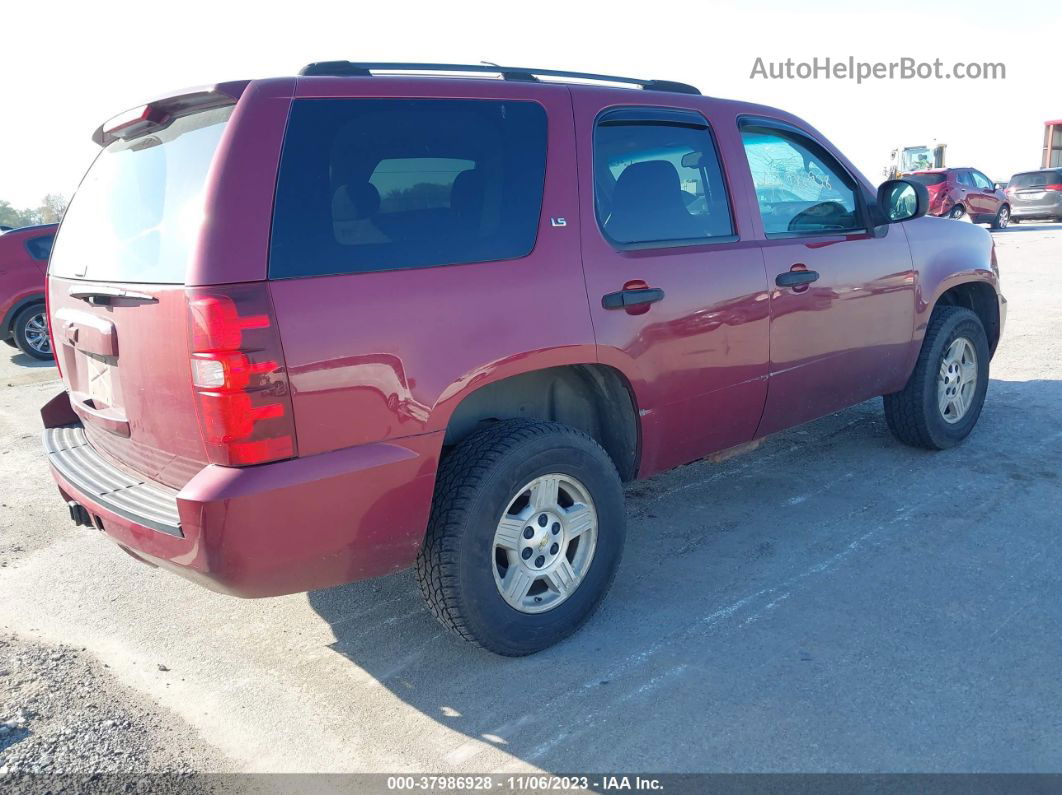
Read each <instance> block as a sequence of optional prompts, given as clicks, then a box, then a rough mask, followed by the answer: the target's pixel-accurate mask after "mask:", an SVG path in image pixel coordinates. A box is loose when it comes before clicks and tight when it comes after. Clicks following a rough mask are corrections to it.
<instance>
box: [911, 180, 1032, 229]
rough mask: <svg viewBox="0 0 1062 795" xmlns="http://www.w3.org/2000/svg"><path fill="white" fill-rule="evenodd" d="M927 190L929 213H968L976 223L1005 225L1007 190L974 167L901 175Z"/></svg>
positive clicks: (958, 215)
mask: <svg viewBox="0 0 1062 795" xmlns="http://www.w3.org/2000/svg"><path fill="white" fill-rule="evenodd" d="M904 178H905V179H909V180H912V181H914V182H921V183H922V184H923V185H925V186H926V189H927V190H928V191H929V214H930V215H939V216H943V217H945V218H963V217H964V216H965V217H968V218H969V219H970V220H971V221H973V222H974V223H975V224H991V225H992V228H993V229H1006V228H1007V225H1008V224H1009V223H1010V218H1011V206H1010V199H1009V198H1008V197H1007V194H1006V193H1004V192H1003V191H1002V190H1001V189H999V188H997V187H996V184H995V183H994V182H992V180H990V179H989V178H988V177H986V176H985V175H984V174H982V173H981V172H980V171H978V170H977V169H976V168H932V169H928V170H926V171H915V172H912V173H910V174H905V175H904Z"/></svg>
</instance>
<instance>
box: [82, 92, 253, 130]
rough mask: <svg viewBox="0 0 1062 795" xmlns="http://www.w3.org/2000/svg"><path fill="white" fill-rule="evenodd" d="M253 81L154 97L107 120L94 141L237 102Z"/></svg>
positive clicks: (156, 127)
mask: <svg viewBox="0 0 1062 795" xmlns="http://www.w3.org/2000/svg"><path fill="white" fill-rule="evenodd" d="M250 82H251V81H250V80H237V81H233V82H229V83H217V84H216V85H212V86H199V87H196V88H185V89H182V90H180V91H176V92H174V93H172V94H167V95H166V96H163V97H159V98H158V99H153V100H152V101H151V102H148V103H147V104H146V105H138V106H137V107H135V108H130V109H129V110H127V111H125V112H124V113H119V114H118V115H117V116H114V117H112V118H110V119H108V120H107V121H105V122H104V123H103V124H101V125H100V126H99V127H97V128H96V132H94V133H92V140H93V141H94V142H95V143H96V144H97V145H99V146H107V145H108V144H110V143H113V142H114V141H128V140H130V139H131V138H137V137H139V136H141V135H146V134H147V133H150V132H154V131H156V130H161V129H163V128H165V127H168V126H169V125H170V124H171V123H172V122H173V120H174V119H179V118H180V117H181V116H187V115H189V114H191V113H198V112H199V111H203V110H212V109H214V108H223V107H225V106H226V105H234V104H236V101H237V100H238V99H239V98H240V95H241V94H243V91H244V89H245V88H247V86H248V85H249V84H250Z"/></svg>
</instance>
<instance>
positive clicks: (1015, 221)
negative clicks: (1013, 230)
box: [1010, 215, 1021, 224]
mask: <svg viewBox="0 0 1062 795" xmlns="http://www.w3.org/2000/svg"><path fill="white" fill-rule="evenodd" d="M1010 222H1011V223H1012V224H1020V223H1021V219H1020V218H1015V217H1014V216H1013V215H1012V216H1011V217H1010Z"/></svg>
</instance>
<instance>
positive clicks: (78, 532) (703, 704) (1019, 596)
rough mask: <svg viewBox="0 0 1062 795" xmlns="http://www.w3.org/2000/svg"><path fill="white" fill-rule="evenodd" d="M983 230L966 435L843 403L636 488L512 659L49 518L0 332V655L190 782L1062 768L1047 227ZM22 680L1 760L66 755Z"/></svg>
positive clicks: (29, 407)
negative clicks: (78, 678) (892, 429)
mask: <svg viewBox="0 0 1062 795" xmlns="http://www.w3.org/2000/svg"><path fill="white" fill-rule="evenodd" d="M996 240H997V244H998V246H999V259H1000V266H1001V270H1002V280H1003V288H1004V292H1005V293H1006V295H1007V297H1008V298H1009V300H1010V314H1009V319H1008V323H1007V328H1006V330H1005V334H1004V338H1003V341H1002V343H1001V346H1000V348H999V352H998V354H997V356H996V359H995V360H994V362H993V364H992V382H991V385H990V387H989V391H988V398H987V403H986V406H985V410H984V413H983V415H982V417H981V421H980V424H979V426H978V428H977V430H976V431H975V432H974V434H973V435H972V436H971V437H970V438H969V440H968V441H967V442H966V443H965V444H964V445H962V446H961V447H959V448H957V449H955V450H951V451H948V452H945V453H928V452H923V451H917V450H912V449H909V448H906V447H903V446H901V445H900V444H898V443H897V442H895V441H894V440H893V439H892V437H891V436H890V435H889V432H888V430H887V429H886V427H885V422H884V420H883V417H882V413H881V407H880V401H870V402H867V403H865V404H862V405H860V406H856V407H854V408H851V409H848V410H846V411H842V412H839V413H837V414H834V415H831V416H829V417H826V418H824V419H822V420H819V421H817V422H815V423H813V424H810V425H807V426H804V427H801V428H797V429H794V430H791V431H788V432H786V433H783V434H780V435H778V436H776V437H773V438H771V439H769V440H767V441H766V442H765V443H764V444H763V445H762V446H761V447H760V448H759V449H757V450H755V451H753V452H750V453H747V454H745V455H742V456H738V457H735V458H732V459H729V460H726V461H724V462H722V463H709V462H704V463H698V464H694V465H691V466H687V467H683V468H681V469H678V470H675V471H673V472H670V473H667V474H664V475H661V476H658V477H655V478H653V479H651V480H649V481H645V482H640V483H635V484H633V485H631V486H630V487H629V489H628V509H629V512H630V518H631V522H630V528H629V535H628V545H627V550H626V553H625V557H624V561H623V563H622V566H621V569H620V572H619V575H618V577H617V580H616V583H615V585H614V587H613V589H612V592H611V594H610V596H609V598H608V599H607V601H606V603H605V605H604V607H603V608H602V610H601V611H600V613H599V614H598V615H597V616H596V617H595V618H594V619H593V620H592V621H591V622H590V623H589V624H588V625H587V626H586V627H585V628H584V629H583V631H581V632H580V633H579V634H577V635H576V636H574V637H573V638H571V639H570V640H568V641H567V642H565V643H563V644H561V645H559V646H557V647H555V648H553V649H550V650H548V651H546V652H544V653H541V654H538V655H536V656H533V657H530V658H525V659H519V660H510V659H503V658H500V657H495V656H492V655H490V654H488V653H486V652H482V651H478V650H476V649H472V648H469V647H467V646H464V645H462V644H461V643H460V642H458V641H456V640H455V639H453V638H452V637H450V636H449V635H447V634H445V633H444V632H443V631H442V630H441V628H440V627H439V626H438V625H437V624H436V623H435V622H434V620H433V619H432V618H431V616H430V615H429V614H428V611H427V609H426V608H425V607H424V606H423V605H422V603H421V601H420V596H419V594H418V593H417V590H416V588H415V584H414V582H413V580H412V577H411V576H410V575H409V573H403V574H399V575H396V576H393V577H389V578H386V579H381V580H376V581H371V582H363V583H357V584H354V585H349V586H344V587H341V588H336V589H332V590H328V591H321V592H315V593H311V594H300V595H294V596H288V597H283V598H278V599H270V600H261V601H240V600H237V599H233V598H230V597H225V596H220V595H218V594H214V593H211V592H209V591H206V590H204V589H202V588H200V587H197V586H195V585H193V584H191V583H188V582H185V581H184V580H181V579H179V578H177V577H174V576H172V575H168V574H165V573H163V572H160V571H157V570H153V569H150V568H148V567H146V566H143V565H141V564H139V563H137V562H136V561H134V560H133V559H131V558H130V557H128V556H126V555H124V554H122V553H121V552H120V551H119V550H118V549H117V548H116V547H115V546H113V545H112V544H110V543H109V542H108V541H106V540H105V538H103V537H102V536H101V535H100V534H99V533H98V532H96V531H90V530H86V529H84V528H75V527H73V526H72V525H71V523H70V522H69V519H68V518H67V515H66V510H65V508H64V507H63V505H62V502H61V501H60V499H59V496H58V494H57V492H56V490H55V488H54V486H53V484H52V481H51V478H50V477H49V475H48V472H47V467H46V464H45V460H44V456H43V455H42V454H41V451H40V444H39V441H38V434H39V429H40V422H39V419H38V415H37V411H38V408H39V406H40V405H41V404H42V403H44V402H45V400H46V399H47V398H48V397H50V396H51V395H52V394H54V393H55V392H56V391H58V389H59V385H58V382H57V381H56V378H55V371H54V369H53V368H51V367H47V366H44V367H42V366H34V365H32V364H31V363H30V362H29V361H28V360H27V359H26V357H24V356H22V355H21V354H15V353H13V352H11V350H10V349H8V348H6V346H4V347H3V348H2V349H0V351H2V352H0V438H2V440H3V445H2V449H0V484H2V485H0V493H2V495H3V496H2V498H0V629H2V633H3V636H4V638H5V639H6V640H5V641H4V644H6V645H4V644H0V653H8V654H9V656H17V655H19V654H25V653H27V652H25V651H24V650H25V649H26V648H38V647H39V648H41V649H44V650H49V649H56V648H58V649H61V650H64V649H65V650H67V651H63V652H62V654H65V655H67V656H68V657H70V658H71V659H72V660H78V662H77V663H76V664H77V665H79V666H83V665H91V667H92V668H91V669H92V672H93V673H92V676H93V677H94V680H93V681H97V682H98V685H97V689H98V692H99V695H97V697H96V698H95V700H94V703H97V704H98V705H99V706H100V710H101V714H104V713H106V714H111V713H113V714H115V715H118V716H119V717H118V718H117V720H118V721H119V722H121V721H124V723H119V724H118V728H119V729H122V727H123V726H125V725H126V724H128V730H129V731H130V732H133V734H131V735H130V738H129V742H130V743H132V747H134V748H137V749H142V752H140V756H138V757H136V758H138V759H142V760H143V762H142V764H143V765H145V766H146V767H151V766H152V765H155V766H156V768H158V769H173V767H174V756H173V754H168V755H167V754H162V753H161V751H159V749H160V748H161V747H162V746H163V745H165V744H167V743H169V744H170V745H171V746H172V745H173V743H172V737H174V736H180V737H182V738H184V742H183V744H181V745H180V747H179V752H178V756H179V761H180V768H181V769H183V770H193V771H260V772H275V771H326V772H341V771H365V772H400V771H419V772H444V771H445V772H488V771H491V772H506V771H514V772H515V771H527V770H546V771H584V770H585V771H598V772H615V771H621V770H625V771H645V772H649V771H657V772H663V771H674V772H687V771H697V772H700V771H721V772H730V771H762V772H769V771H830V772H848V771H859V772H875V771H884V772H906V771H918V772H921V771H949V772H950V771H956V772H967V771H997V772H1011V771H1037V772H1046V771H1052V772H1059V771H1062V680H1060V678H1059V676H1058V671H1059V660H1062V632H1060V627H1062V599H1059V593H1060V591H1062V565H1060V563H1062V550H1060V542H1059V539H1060V532H1059V531H1060V529H1062V482H1060V479H1059V476H1060V472H1062V422H1060V420H1062V302H1060V301H1059V298H1058V297H1059V296H1060V295H1062V225H1058V224H1055V225H1046V224H1045V225H1034V224H1022V225H1020V226H1015V227H1012V228H1011V229H1008V230H1006V231H1004V232H1001V233H998V234H996ZM293 531H295V530H294V529H293ZM70 650H73V651H70ZM81 650H84V651H81ZM41 653H42V654H44V653H54V652H47V651H44V652H41ZM82 657H83V658H84V660H82ZM47 659H49V660H50V657H49V658H47ZM63 659H65V658H64V657H63V656H62V655H61V656H60V657H59V658H58V659H57V660H56V661H55V662H58V663H61V662H62V660H63ZM72 664H73V663H72ZM8 667H9V666H5V665H4V661H3V660H0V668H3V669H4V670H5V671H6V670H7V669H8ZM38 668H40V666H37V667H33V666H30V667H29V668H26V669H24V670H28V671H31V672H32V671H34V670H38ZM45 668H47V666H45ZM60 670H61V669H60ZM73 670H78V669H73ZM9 675H10V674H8V673H5V676H9ZM39 675H41V676H43V675H44V674H43V673H41V674H39ZM71 678H74V677H64V676H57V677H55V678H54V679H55V683H56V684H55V685H54V686H55V687H56V688H59V690H58V691H57V692H58V693H59V694H60V696H62V697H64V698H67V699H68V700H69V704H70V710H71V711H72V712H76V711H77V710H78V709H80V706H79V705H78V702H77V699H78V692H79V691H78V690H77V688H75V687H74V686H73V685H72V684H69V685H64V684H63V683H64V682H69V680H70V679H71ZM0 681H2V678H0ZM27 686H29V685H27ZM64 688H65V689H64ZM19 692H21V691H15V690H13V689H11V688H7V689H4V688H3V687H0V695H2V696H3V698H4V700H5V701H4V703H0V713H3V714H0V722H3V721H4V720H7V719H8V718H9V717H10V718H11V719H12V720H15V721H16V723H17V722H18V720H19V719H20V716H21V720H22V724H21V725H19V726H17V727H16V728H17V731H12V732H10V733H9V738H10V740H11V741H10V742H9V741H7V740H3V739H0V766H2V765H3V764H4V763H5V760H10V759H13V758H16V757H17V758H18V759H19V760H28V762H26V763H27V764H32V763H33V758H32V754H29V753H27V749H30V746H23V747H22V749H21V750H20V746H21V745H22V744H24V743H32V742H34V739H33V738H34V736H35V732H36V733H37V734H42V733H44V734H48V736H49V737H52V738H54V739H55V741H56V742H55V743H52V744H51V745H49V746H48V748H50V750H49V751H48V753H49V755H50V760H51V763H52V764H56V765H62V764H66V765H67V766H69V768H70V769H76V770H84V769H85V766H86V765H88V766H89V767H91V765H92V762H91V758H92V757H84V754H82V755H80V756H79V755H76V754H74V755H72V752H70V749H64V747H63V745H62V743H63V738H64V737H66V735H64V734H60V733H54V732H52V733H49V732H50V730H49V729H48V728H47V726H46V725H43V724H42V725H39V726H35V724H34V717H33V716H32V715H29V714H28V713H27V714H25V715H23V714H22V712H21V711H20V710H21V706H20V705H19V704H17V703H14V702H12V703H7V702H9V701H11V700H12V699H16V700H17V699H18V698H19V697H20V696H19V695H18V693H19ZM12 693H13V694H14V695H11V694H12ZM57 698H58V697H57ZM48 704H52V705H53V706H51V707H49V709H51V710H52V711H56V710H58V711H62V709H63V708H62V704H63V701H62V700H61V698H60V699H59V700H55V699H52V700H50V701H49V702H48ZM54 705H58V706H54ZM130 705H132V706H130ZM8 713H10V715H9V714H8ZM48 720H50V721H54V720H55V718H54V717H49V718H48ZM49 725H50V724H49ZM108 729H109V730H110V729H114V726H113V725H112V726H110V727H108ZM71 742H73V741H71ZM5 743H6V744H5ZM42 747H43V746H42ZM85 753H86V754H87V753H89V751H86V752H85ZM160 754H161V755H160ZM82 757H84V758H82ZM122 758H126V757H122ZM62 760H66V761H65V762H63V761H62ZM153 760H161V761H157V762H156V761H153Z"/></svg>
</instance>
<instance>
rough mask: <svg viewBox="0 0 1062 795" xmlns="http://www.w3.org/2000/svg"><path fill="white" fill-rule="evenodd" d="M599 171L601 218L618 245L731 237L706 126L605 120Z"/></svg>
mask: <svg viewBox="0 0 1062 795" xmlns="http://www.w3.org/2000/svg"><path fill="white" fill-rule="evenodd" d="M594 172H595V173H594V183H595V185H594V201H595V206H596V208H597V220H598V223H599V224H600V226H601V229H602V230H603V231H604V233H605V236H606V237H608V238H609V239H610V240H612V241H613V242H615V243H619V244H637V243H658V242H660V243H663V242H670V241H687V240H688V241H690V242H691V243H696V242H697V241H699V240H706V239H710V238H713V237H724V236H729V235H733V233H734V227H733V224H732V223H731V220H730V205H729V202H728V201H727V195H726V188H725V187H724V184H723V175H722V171H721V169H720V167H719V158H718V156H717V155H716V151H715V144H714V142H713V141H712V136H711V133H710V132H709V131H708V129H707V127H705V126H689V125H681V124H667V123H654V122H652V121H631V120H619V121H616V122H610V121H608V120H607V119H606V120H603V121H602V122H601V123H600V124H599V125H598V127H597V132H596V134H595V136H594Z"/></svg>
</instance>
